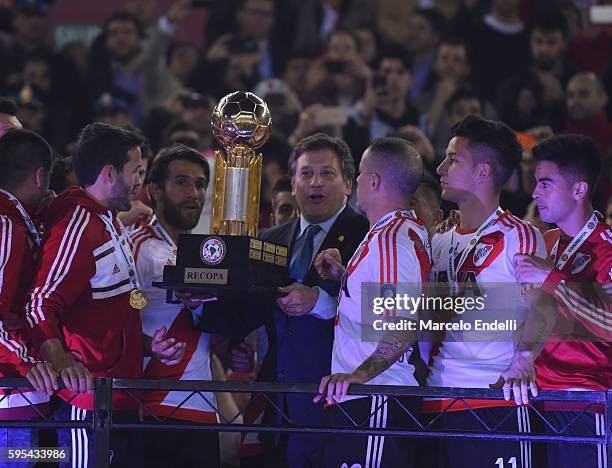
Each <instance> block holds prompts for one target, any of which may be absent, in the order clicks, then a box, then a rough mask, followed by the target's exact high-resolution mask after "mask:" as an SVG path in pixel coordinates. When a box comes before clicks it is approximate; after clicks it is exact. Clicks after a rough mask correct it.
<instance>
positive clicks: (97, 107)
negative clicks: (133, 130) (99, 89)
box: [93, 90, 134, 127]
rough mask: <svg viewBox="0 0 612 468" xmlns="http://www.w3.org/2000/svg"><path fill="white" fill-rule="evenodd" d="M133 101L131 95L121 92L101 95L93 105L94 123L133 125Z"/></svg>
mask: <svg viewBox="0 0 612 468" xmlns="http://www.w3.org/2000/svg"><path fill="white" fill-rule="evenodd" d="M133 101H134V98H133V97H132V95H131V94H128V93H125V92H121V91H119V90H116V91H113V92H112V93H104V94H101V95H100V96H99V97H98V98H97V99H96V100H95V102H94V105H93V117H94V119H93V121H94V122H104V123H107V124H111V125H115V126H117V127H127V126H128V125H131V124H132V117H131V114H130V109H131V108H132V103H133Z"/></svg>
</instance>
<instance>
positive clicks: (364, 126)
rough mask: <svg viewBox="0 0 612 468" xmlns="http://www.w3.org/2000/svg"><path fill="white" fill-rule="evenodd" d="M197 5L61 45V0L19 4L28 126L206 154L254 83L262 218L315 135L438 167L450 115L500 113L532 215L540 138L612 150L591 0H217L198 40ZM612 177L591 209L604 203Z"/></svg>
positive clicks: (9, 85)
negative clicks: (218, 108)
mask: <svg viewBox="0 0 612 468" xmlns="http://www.w3.org/2000/svg"><path fill="white" fill-rule="evenodd" d="M191 3H192V2H190V1H186V0H180V1H177V2H174V3H173V4H172V5H171V6H170V8H169V9H168V10H167V11H165V12H163V13H162V14H161V16H159V17H157V16H156V12H157V11H158V10H159V4H158V2H156V0H125V2H124V5H123V10H122V11H117V12H116V13H113V14H112V15H111V16H109V17H108V18H100V22H101V23H102V25H103V26H102V33H101V34H100V36H99V37H97V38H95V40H93V42H92V44H91V45H89V46H86V45H84V44H82V43H78V42H71V43H69V44H67V45H66V46H64V47H63V49H62V50H53V49H52V48H51V47H50V46H49V45H48V33H49V30H50V29H51V28H52V27H53V25H52V24H50V20H49V11H50V8H52V7H53V5H52V2H50V0H34V1H29V0H16V1H15V2H14V3H13V5H12V7H11V6H10V4H9V6H8V7H4V9H3V10H2V11H1V14H0V17H1V18H2V21H0V24H1V25H3V29H4V31H3V32H2V36H3V41H2V45H1V48H0V56H1V57H2V60H1V61H0V63H1V65H0V94H2V95H6V96H9V97H12V98H13V99H15V100H16V101H17V104H18V115H17V116H18V118H19V120H20V121H21V122H22V123H23V125H24V127H25V128H28V129H32V130H34V131H36V132H38V133H40V134H41V135H43V136H44V137H45V138H46V139H47V140H48V141H49V142H50V143H51V144H52V146H53V148H54V150H55V152H56V156H57V158H61V157H67V156H70V155H71V150H72V148H73V146H74V141H75V138H76V135H77V132H78V130H79V129H80V128H82V127H83V126H84V125H85V124H87V123H90V122H94V121H101V122H107V123H111V124H115V125H119V126H130V127H135V128H138V129H140V130H141V131H142V132H143V133H144V135H145V136H146V137H147V138H148V139H149V141H150V145H151V149H152V153H153V154H154V153H155V152H157V151H158V150H159V149H160V148H161V147H162V146H167V145H169V144H171V143H174V142H183V143H186V144H188V145H190V146H192V147H195V148H197V149H198V150H200V151H201V152H202V153H203V154H205V155H208V156H210V155H211V154H212V153H211V150H213V149H214V148H215V147H217V143H216V142H215V141H214V138H213V137H212V134H211V131H210V124H209V121H210V114H211V109H212V108H213V107H214V105H215V103H216V102H217V101H218V99H219V98H220V97H222V96H224V95H225V94H227V93H229V92H231V91H236V90H250V91H254V92H256V93H257V94H258V95H259V96H260V97H262V98H263V99H265V100H266V101H267V103H268V105H269V107H270V110H271V112H272V118H273V132H272V137H271V138H270V140H269V143H268V144H267V145H266V146H265V147H264V148H263V150H262V151H263V154H264V181H263V196H262V212H261V216H260V219H261V221H260V225H261V227H265V226H267V225H268V224H269V223H270V219H271V218H270V211H271V205H270V203H271V200H270V194H271V190H272V187H273V186H274V184H275V182H276V181H277V180H278V178H279V177H280V176H282V175H283V174H284V173H286V172H287V158H288V156H289V154H290V151H291V148H292V146H294V145H295V144H296V143H297V142H298V141H299V140H300V139H302V138H303V137H305V136H308V135H311V134H313V133H315V132H317V131H324V132H326V133H330V134H333V135H335V136H341V137H343V138H344V139H345V140H346V141H347V143H348V144H349V147H350V148H351V150H352V153H353V157H354V158H355V160H356V163H358V162H359V159H360V157H361V153H362V152H363V150H364V149H365V148H366V147H367V145H368V143H369V142H370V141H371V140H372V139H373V138H376V137H380V136H385V135H402V136H403V137H404V138H406V139H408V140H410V141H412V142H414V143H415V144H416V145H417V148H418V149H419V151H420V153H421V154H422V155H423V157H424V158H425V160H426V162H427V166H428V170H429V172H430V173H432V174H435V168H436V166H437V164H438V163H439V162H440V161H441V159H442V157H443V155H444V152H445V149H446V144H447V142H448V140H449V135H450V127H451V126H452V125H453V124H454V123H455V122H458V121H459V120H461V119H462V118H463V117H465V116H466V115H468V114H478V115H481V116H484V117H486V118H498V119H500V120H502V121H504V122H506V123H507V124H508V125H510V126H511V127H512V128H513V129H514V130H515V131H517V132H520V134H521V141H522V142H523V144H524V147H525V149H526V152H525V158H524V162H523V165H522V171H521V172H520V173H517V174H515V176H514V177H513V178H512V181H511V183H510V184H509V185H508V187H507V188H506V193H505V197H504V202H505V204H506V207H507V208H509V209H511V210H512V211H513V212H514V213H515V214H516V215H517V216H521V217H522V216H526V215H528V216H529V217H530V219H532V220H534V219H535V216H536V214H535V213H533V206H530V196H529V193H531V188H532V184H533V180H532V179H533V177H532V172H533V169H532V168H533V164H532V161H531V159H530V156H529V151H528V150H529V149H530V147H531V146H533V144H534V143H535V142H537V141H540V140H541V139H542V138H545V137H547V136H550V135H551V134H553V133H564V132H566V133H581V134H585V135H588V136H591V137H592V138H594V139H595V141H596V142H597V144H598V145H599V147H600V149H601V150H602V151H603V152H604V154H606V155H607V156H609V150H610V147H611V145H612V126H611V124H610V119H611V118H612V103H610V102H609V99H608V96H609V95H610V94H611V93H612V66H611V65H612V61H610V57H611V56H612V26H611V25H606V24H597V18H591V14H590V10H589V3H590V2H581V1H569V0H557V1H555V0H547V1H537V2H536V1H529V0H520V1H519V0H491V1H475V0H462V1H458V0H457V1H450V0H437V1H432V0H429V1H416V0H410V1H404V0H402V1H398V0H308V1H299V2H298V1H296V0H283V1H274V0H227V1H223V2H208V3H207V7H208V15H207V20H206V21H205V22H204V24H202V34H203V44H204V47H203V48H201V47H199V46H198V45H196V44H195V43H189V42H182V41H175V40H174V35H175V33H176V31H177V30H179V29H180V28H181V23H182V22H183V21H184V20H185V18H186V17H188V16H189V15H190V13H191V12H193V7H192V5H191ZM204 3H205V4H206V2H204ZM608 159H609V158H608ZM65 166H66V165H65V164H64V165H62V164H61V163H60V162H58V163H57V167H58V171H59V174H58V175H57V177H56V179H55V180H56V182H57V183H58V185H56V186H55V187H53V188H55V189H56V190H57V189H60V190H61V189H62V188H64V187H65V186H67V185H69V182H70V179H68V181H66V178H65V176H66V175H68V176H69V175H70V173H69V172H68V174H66V169H67V168H66V167H65ZM62 168H63V169H62ZM609 168H610V166H609V163H608V164H607V165H606V171H607V172H606V174H604V175H605V176H608V175H609ZM603 180H604V182H603V183H602V185H601V186H600V188H599V191H598V194H597V197H596V206H597V207H598V209H600V210H602V211H605V210H606V208H607V202H608V198H609V195H610V183H609V177H603ZM205 211H206V210H205ZM202 226H204V225H202Z"/></svg>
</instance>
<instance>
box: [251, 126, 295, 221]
mask: <svg viewBox="0 0 612 468" xmlns="http://www.w3.org/2000/svg"><path fill="white" fill-rule="evenodd" d="M261 153H262V154H263V165H262V181H261V196H260V200H259V226H258V227H259V229H262V228H265V227H268V226H269V224H268V223H269V222H270V219H272V218H271V217H272V214H273V210H272V188H273V187H274V186H275V185H276V182H277V181H278V179H280V178H281V177H282V176H283V175H285V174H287V171H288V169H289V167H288V160H289V156H290V155H291V146H290V145H289V144H288V143H287V141H286V140H285V138H283V137H282V136H281V135H279V134H277V133H272V135H270V138H269V139H268V141H267V142H266V144H265V145H263V146H262V147H261Z"/></svg>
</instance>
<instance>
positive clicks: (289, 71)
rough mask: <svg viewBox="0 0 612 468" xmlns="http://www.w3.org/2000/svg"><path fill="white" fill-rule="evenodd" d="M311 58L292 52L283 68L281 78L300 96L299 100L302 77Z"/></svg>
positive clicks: (301, 93)
mask: <svg viewBox="0 0 612 468" xmlns="http://www.w3.org/2000/svg"><path fill="white" fill-rule="evenodd" d="M312 61H313V58H312V57H311V56H310V55H307V54H294V55H292V56H291V57H289V58H288V59H287V64H286V65H285V69H284V70H283V74H282V78H283V81H285V82H286V83H287V84H288V85H289V86H290V87H291V90H292V91H293V92H294V93H296V94H297V95H298V96H299V97H300V102H303V101H302V99H301V98H302V97H303V95H304V77H305V76H306V75H307V73H308V70H309V69H310V66H311V64H312Z"/></svg>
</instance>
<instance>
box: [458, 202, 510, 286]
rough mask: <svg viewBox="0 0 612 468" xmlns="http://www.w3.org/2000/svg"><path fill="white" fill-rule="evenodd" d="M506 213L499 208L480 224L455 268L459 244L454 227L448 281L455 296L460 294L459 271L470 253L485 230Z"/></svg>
mask: <svg viewBox="0 0 612 468" xmlns="http://www.w3.org/2000/svg"><path fill="white" fill-rule="evenodd" d="M503 214H504V211H503V210H502V209H501V208H499V207H498V208H497V209H496V210H495V211H494V212H493V214H491V215H490V216H489V217H488V218H487V219H485V221H484V222H483V223H482V224H481V225H480V227H479V228H478V230H477V231H476V232H475V233H474V235H473V236H472V238H471V239H470V242H469V243H468V245H467V246H466V247H465V249H463V251H462V252H461V257H459V263H458V264H457V268H455V258H456V257H457V248H458V245H455V231H456V229H457V226H454V227H453V230H452V234H451V248H450V252H449V253H450V256H449V257H448V268H447V274H448V282H449V284H450V289H451V294H452V295H453V296H455V295H457V294H459V283H458V281H457V272H458V271H459V270H461V267H462V266H463V264H464V263H465V260H466V259H467V257H468V255H469V253H470V252H471V251H472V249H473V248H474V246H475V245H476V244H477V243H478V241H479V239H480V238H481V237H482V236H483V234H484V232H485V231H486V230H487V229H488V228H490V227H491V226H492V225H493V224H495V223H496V222H497V220H498V219H499V217H500V216H501V215H503Z"/></svg>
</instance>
